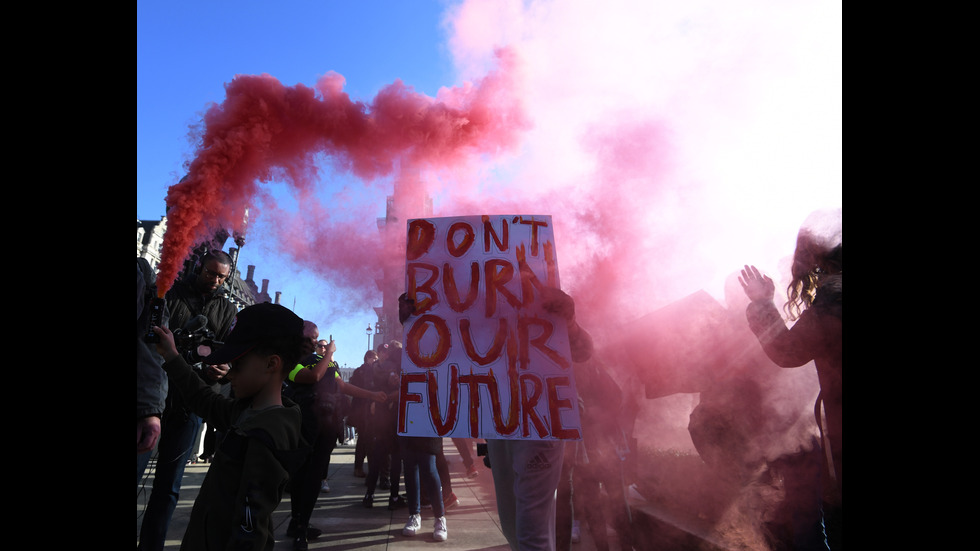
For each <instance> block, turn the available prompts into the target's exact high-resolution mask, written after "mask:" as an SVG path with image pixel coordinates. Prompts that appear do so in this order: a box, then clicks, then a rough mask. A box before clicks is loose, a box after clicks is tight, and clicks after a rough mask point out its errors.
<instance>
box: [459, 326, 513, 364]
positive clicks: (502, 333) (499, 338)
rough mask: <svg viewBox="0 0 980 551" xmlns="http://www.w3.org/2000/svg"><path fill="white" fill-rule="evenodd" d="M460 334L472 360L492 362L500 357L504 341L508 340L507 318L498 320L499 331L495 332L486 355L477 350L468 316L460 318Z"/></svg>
mask: <svg viewBox="0 0 980 551" xmlns="http://www.w3.org/2000/svg"><path fill="white" fill-rule="evenodd" d="M459 336H460V337H461V338H462V340H463V350H465V351H466V355H467V356H468V357H469V358H470V359H471V360H473V361H474V362H476V363H477V364H479V365H487V364H491V363H493V362H495V361H497V358H499V357H500V353H501V352H502V351H503V349H504V343H505V342H507V318H499V319H498V320H497V332H496V333H494V335H493V342H492V343H491V344H490V348H489V349H488V350H487V353H486V355H484V356H481V355H480V353H479V352H477V350H476V346H475V345H474V344H473V335H472V333H471V332H470V320H469V319H468V318H463V319H461V320H459Z"/></svg>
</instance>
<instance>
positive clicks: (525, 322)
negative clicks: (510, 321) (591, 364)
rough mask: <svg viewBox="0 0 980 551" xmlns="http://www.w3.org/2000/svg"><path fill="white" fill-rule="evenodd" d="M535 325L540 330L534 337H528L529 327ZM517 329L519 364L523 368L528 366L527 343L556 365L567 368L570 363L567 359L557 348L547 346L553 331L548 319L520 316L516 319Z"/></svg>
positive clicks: (528, 351)
mask: <svg viewBox="0 0 980 551" xmlns="http://www.w3.org/2000/svg"><path fill="white" fill-rule="evenodd" d="M531 326H537V327H540V328H541V332H540V333H538V335H537V336H536V337H533V338H531V337H530V333H531V330H530V327H531ZM517 330H518V331H519V332H520V344H521V349H520V361H521V366H523V368H524V369H528V368H529V367H530V361H531V360H530V348H529V345H533V346H534V347H535V348H537V349H538V350H540V351H541V352H542V353H543V354H544V355H545V356H547V357H548V359H549V360H551V361H552V362H554V363H555V364H556V365H558V366H559V367H561V368H562V369H568V368H570V367H571V364H569V363H568V360H567V359H566V358H565V357H564V356H562V355H561V354H559V353H558V351H557V350H555V349H553V348H551V347H550V346H548V339H549V338H551V335H552V333H554V332H555V328H554V326H553V325H552V324H551V322H550V321H548V320H546V319H541V318H535V317H521V318H520V319H519V320H518V321H517Z"/></svg>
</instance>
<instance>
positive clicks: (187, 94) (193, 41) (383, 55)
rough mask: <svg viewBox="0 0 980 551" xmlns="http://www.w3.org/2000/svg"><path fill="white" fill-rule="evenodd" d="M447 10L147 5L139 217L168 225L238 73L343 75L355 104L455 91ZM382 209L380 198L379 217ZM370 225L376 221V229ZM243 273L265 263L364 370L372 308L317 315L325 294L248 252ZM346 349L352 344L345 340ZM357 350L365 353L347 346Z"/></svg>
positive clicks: (139, 81) (328, 0)
mask: <svg viewBox="0 0 980 551" xmlns="http://www.w3.org/2000/svg"><path fill="white" fill-rule="evenodd" d="M443 14H444V3H443V2H429V1H419V2H396V1H383V2H375V1H366V2H348V1H335V0H324V1H311V0H308V1H294V0H288V1H282V2H264V1H262V2H259V1H252V0H244V1H242V0H236V1H234V2H230V1H224V0H222V1H210V0H209V1H205V2H200V1H183V0H178V1H168V2H162V1H143V0H141V1H139V2H138V3H137V18H136V24H137V27H136V216H137V218H138V219H159V217H160V216H162V215H163V214H164V210H165V204H164V198H165V196H166V193H167V188H168V186H170V185H171V184H173V183H175V182H176V181H177V180H179V178H180V177H181V176H182V175H183V172H182V166H183V164H184V163H185V162H186V161H187V160H188V159H189V156H190V155H191V154H192V152H193V147H192V144H190V143H189V141H188V131H189V127H190V126H191V125H193V124H196V123H198V122H199V121H200V116H201V114H202V113H203V112H204V110H205V109H206V107H207V106H208V104H210V103H212V102H213V103H220V102H221V101H222V99H223V98H224V88H223V86H224V84H225V83H227V82H228V81H230V80H231V79H232V78H233V77H234V76H235V75H236V74H261V73H268V74H270V75H272V76H274V77H276V78H277V79H279V80H280V81H281V82H282V83H283V84H285V85H287V86H291V85H295V84H305V85H308V86H312V85H313V84H315V82H316V80H317V79H318V78H319V77H320V76H322V75H323V74H325V73H327V72H328V71H334V72H337V73H340V74H342V75H343V76H344V77H345V78H346V79H347V87H346V91H347V92H348V93H349V94H350V95H351V97H352V99H355V100H365V101H367V100H370V99H371V98H372V97H373V96H374V95H375V93H377V91H378V90H379V89H380V88H382V87H383V86H385V85H387V84H390V83H391V82H393V81H395V80H396V79H401V80H403V81H404V82H405V83H406V84H409V85H411V86H413V87H414V88H415V89H416V90H418V91H419V92H421V93H423V94H426V95H434V94H435V93H436V91H437V90H438V89H439V87H440V86H444V85H452V84H454V82H453V81H452V79H453V68H452V63H451V59H450V58H449V56H448V54H447V52H446V49H445V40H444V29H443ZM383 214H384V204H383V202H381V201H379V204H378V212H377V215H378V216H383ZM367 222H368V224H369V227H373V220H369V221H367ZM253 240H261V236H252V235H250V236H249V238H248V242H247V243H246V245H245V246H244V247H243V248H242V256H241V270H242V271H243V272H244V271H245V265H247V264H256V266H257V267H256V272H257V273H256V278H257V279H259V280H261V279H263V278H268V279H270V280H271V282H270V291H272V292H274V291H277V290H278V291H283V297H282V302H283V304H285V305H286V306H288V307H291V308H295V309H296V311H297V313H298V314H300V315H301V316H303V317H310V318H314V321H316V322H317V323H318V324H319V325H320V328H321V335H322V336H324V337H326V336H327V335H330V334H332V335H333V336H334V338H335V339H337V341H338V345H339V350H338V353H337V357H338V360H339V361H340V362H341V364H344V363H347V364H349V365H351V366H356V365H359V363H360V356H361V354H363V347H364V346H366V335H365V328H366V326H367V324H368V323H369V322H372V321H373V319H374V314H373V312H371V311H370V310H365V311H364V312H363V314H362V315H354V316H352V317H351V319H344V320H323V319H315V318H316V317H317V316H318V313H317V312H318V311H317V310H315V309H312V308H311V306H310V295H311V294H312V293H311V291H312V290H313V289H318V292H321V293H322V292H324V290H323V286H322V285H321V284H318V282H316V281H315V279H311V278H310V277H302V278H299V277H296V276H295V272H292V271H290V270H288V269H285V270H284V269H281V267H279V266H278V265H277V264H276V263H275V261H274V260H270V259H266V258H264V257H262V256H261V251H260V250H259V249H258V248H257V247H255V246H252V247H250V246H249V244H250V243H251V242H253ZM345 341H346V342H345ZM346 343H356V346H353V345H349V346H345V344H346Z"/></svg>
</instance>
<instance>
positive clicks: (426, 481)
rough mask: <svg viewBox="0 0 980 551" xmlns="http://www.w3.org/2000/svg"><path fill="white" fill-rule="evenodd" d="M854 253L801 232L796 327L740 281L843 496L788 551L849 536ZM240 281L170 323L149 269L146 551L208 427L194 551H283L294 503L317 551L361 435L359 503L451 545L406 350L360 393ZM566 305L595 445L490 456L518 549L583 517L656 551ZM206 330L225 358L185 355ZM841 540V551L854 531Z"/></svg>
mask: <svg viewBox="0 0 980 551" xmlns="http://www.w3.org/2000/svg"><path fill="white" fill-rule="evenodd" d="M842 250H843V249H842V242H841V234H840V231H839V230H838V232H837V233H836V235H835V236H834V237H833V238H831V239H830V240H827V239H826V238H824V237H820V236H817V235H815V234H814V233H812V232H811V231H810V230H809V229H807V228H803V229H801V230H800V233H799V236H798V241H797V248H796V251H795V253H794V257H793V266H792V280H791V283H790V284H789V286H788V289H787V295H788V301H787V303H786V307H785V309H786V312H787V316H786V317H787V318H788V319H789V320H790V321H791V322H792V323H791V324H790V325H787V323H786V321H784V318H783V316H782V315H781V314H780V312H779V310H778V308H777V306H776V304H775V301H776V298H775V284H774V282H773V280H772V279H771V278H770V277H769V276H767V275H764V274H763V273H761V272H760V271H759V270H758V269H756V268H755V267H754V266H749V265H746V266H745V268H744V269H743V270H742V271H741V274H740V278H739V281H740V283H741V286H742V288H743V290H744V293H745V296H746V297H747V298H748V299H749V301H750V303H749V305H748V307H747V308H746V312H745V317H746V320H747V322H748V326H749V328H750V329H751V331H752V332H753V333H754V334H755V335H756V336H757V338H758V341H759V344H760V345H761V348H762V350H764V352H765V354H766V355H768V356H769V358H770V359H771V360H772V361H773V362H775V363H776V364H778V365H779V366H782V367H798V366H802V365H807V364H809V363H810V362H814V364H815V365H816V370H817V374H818V378H819V384H820V395H819V397H818V406H820V411H821V412H822V415H819V416H818V417H819V421H818V425H819V428H820V430H821V435H822V441H823V442H826V443H827V444H826V452H827V453H826V454H825V456H826V457H829V460H828V461H827V462H826V464H825V465H824V469H822V471H821V472H820V473H818V478H820V479H821V480H824V479H826V480H830V481H832V483H831V485H832V486H833V487H834V490H835V491H834V499H833V501H832V503H828V502H822V503H816V504H815V505H814V508H813V511H814V512H816V516H815V517H814V518H815V520H814V522H813V523H811V525H810V526H808V527H803V528H801V529H800V530H801V532H805V533H801V534H795V535H794V536H793V537H791V538H790V541H791V543H788V544H787V545H786V547H785V548H790V549H810V548H813V549H830V548H831V544H830V543H828V537H827V535H826V533H825V531H824V530H825V525H826V524H825V521H824V515H825V514H826V515H828V516H831V517H833V520H834V522H835V523H836V525H835V526H836V527H837V528H836V529H837V530H838V531H839V527H840V523H841V514H842V495H843V492H842V474H843V470H842V469H843V449H842V442H843V398H842V389H843V382H842V381H843V377H842V372H843V352H842V331H843V330H842V319H843V309H842V303H843V300H842V273H843V268H842V266H843V254H842ZM228 275H229V259H228V257H227V255H225V254H224V253H220V252H214V253H210V254H208V255H207V256H205V257H204V258H203V259H202V261H201V263H200V265H199V268H198V269H197V271H196V272H195V273H194V274H191V275H189V276H188V277H187V278H186V279H185V280H182V281H180V282H178V284H177V285H175V287H174V289H173V290H171V292H170V293H168V295H167V301H166V303H165V307H164V308H163V310H162V312H154V309H153V305H154V304H155V303H154V301H153V296H152V293H151V292H150V291H151V290H152V289H153V286H154V281H153V274H152V271H151V270H148V266H147V265H146V264H145V262H141V261H140V260H139V259H138V261H137V485H138V488H140V487H141V485H142V484H144V482H143V481H144V480H145V475H146V470H147V466H148V463H149V459H150V456H151V453H155V454H156V456H155V457H156V463H155V473H154V475H155V476H154V482H153V486H152V491H151V494H150V498H149V500H148V504H147V507H146V510H145V512H144V518H143V522H142V531H141V533H140V534H139V549H146V550H151V549H152V550H159V549H162V548H163V540H164V537H165V536H166V535H167V529H168V526H169V524H170V519H171V516H172V514H173V510H174V507H175V506H176V502H177V499H178V498H179V492H180V485H181V478H182V474H183V470H184V466H185V465H186V464H187V463H188V462H189V461H191V460H192V453H191V449H192V448H193V447H194V442H195V439H196V438H200V437H201V436H202V433H201V425H202V420H203V422H206V423H207V426H208V427H209V428H210V429H212V430H213V431H214V435H213V438H214V440H213V442H216V443H215V444H212V445H211V448H212V450H211V451H210V454H211V455H212V456H213V457H214V463H213V464H212V465H211V467H210V469H209V472H208V475H207V478H206V479H205V483H204V485H202V488H201V492H200V494H199V496H198V499H197V502H196V503H195V507H194V510H193V512H192V517H191V522H190V524H189V525H188V528H187V532H186V533H185V535H184V537H183V538H182V545H181V548H182V549H213V548H218V547H222V548H223V547H229V546H231V547H235V548H243V549H245V548H247V549H270V548H271V547H272V544H273V542H274V541H275V537H274V534H273V533H272V530H273V528H272V523H271V512H272V511H273V510H274V509H275V508H276V506H278V504H279V503H280V501H281V499H282V494H283V492H285V491H288V492H290V493H291V505H292V506H291V509H292V511H291V520H290V523H289V525H288V528H287V530H286V536H287V537H288V539H289V540H290V541H291V543H292V546H293V548H294V549H297V550H300V551H302V550H304V549H306V548H307V546H308V542H310V541H312V540H315V539H316V538H317V537H318V536H320V534H321V533H322V532H321V530H320V529H318V528H316V527H314V526H312V525H311V524H310V517H311V513H312V510H313V508H314V506H315V504H316V500H317V498H318V497H319V495H320V494H321V493H323V492H329V486H328V484H327V483H326V478H327V476H328V469H329V465H330V456H331V453H332V451H333V450H334V448H335V447H336V445H337V444H338V443H345V442H348V441H350V440H351V437H352V436H353V435H356V444H355V446H356V447H355V450H354V464H353V472H354V476H355V477H358V478H364V483H365V493H364V496H363V498H361V504H362V505H363V506H364V507H366V508H373V507H381V506H383V507H387V508H388V509H390V510H397V509H403V508H404V509H407V510H408V513H409V520H408V522H407V524H406V525H405V527H404V529H403V531H402V533H403V534H404V535H406V536H415V535H416V534H418V533H419V532H420V531H422V530H423V528H422V526H423V523H422V514H423V509H428V510H431V515H432V532H431V533H432V538H433V540H435V541H446V540H447V539H448V538H449V526H448V523H447V521H446V513H447V511H449V510H450V509H452V508H453V507H455V506H456V505H458V503H459V500H458V498H457V497H456V494H455V493H454V492H453V489H452V476H451V475H450V473H449V467H448V462H447V460H446V456H445V452H444V449H443V445H444V439H442V438H421V437H406V436H401V435H399V434H398V431H397V430H396V426H397V417H398V394H399V384H400V383H399V382H400V377H401V373H402V366H401V361H402V351H401V344H400V343H399V342H397V341H390V342H386V343H381V344H380V345H379V346H378V347H377V349H376V350H369V351H368V352H367V353H365V355H364V361H363V364H362V365H361V366H360V367H358V368H357V369H356V370H355V372H354V373H353V375H352V376H351V378H350V380H349V381H348V382H344V381H343V379H341V378H340V375H339V372H338V369H337V365H336V362H334V361H333V358H332V355H333V353H334V351H335V349H336V345H335V343H334V342H333V339H332V337H331V339H330V340H319V332H318V330H317V328H316V325H315V324H313V323H311V322H308V321H307V322H303V321H302V320H300V319H299V318H297V317H296V316H295V314H292V313H291V312H289V311H288V310H287V309H285V308H283V307H281V306H278V305H270V304H261V305H255V306H250V307H248V308H246V309H244V310H242V311H241V312H238V313H237V315H236V314H235V312H234V310H233V307H232V306H231V304H230V302H228V301H227V299H224V298H223V297H222V296H221V294H220V292H219V288H220V287H221V284H222V283H223V281H224V279H225V278H227V277H228ZM553 291H554V293H552V294H548V293H545V294H544V295H545V296H544V299H543V300H544V301H545V302H546V305H545V307H546V308H547V309H548V310H549V311H551V312H553V313H554V314H555V315H556V316H558V317H560V318H564V319H565V321H566V322H567V324H568V335H569V341H570V344H571V354H572V360H573V364H574V370H575V378H576V381H577V383H578V384H577V387H578V389H579V397H578V398H579V400H578V402H579V408H580V412H581V414H582V415H581V416H582V431H583V439H582V440H581V441H576V442H567V443H566V442H560V441H547V440H545V441H529V440H489V441H487V442H485V444H486V445H487V453H486V463H487V466H488V467H490V473H491V475H492V477H493V484H494V492H495V497H496V501H497V508H498V513H499V518H500V523H501V530H502V532H503V534H504V536H505V537H506V539H507V541H508V543H509V544H510V547H511V548H512V549H514V550H521V551H529V550H543V551H550V550H556V549H557V550H560V551H567V550H568V549H570V544H571V543H572V542H573V541H575V540H576V539H577V537H578V536H577V533H578V530H579V524H580V523H579V522H577V520H573V519H577V518H578V517H581V518H583V519H584V520H586V521H587V522H588V524H589V529H590V533H591V534H592V535H593V540H594V542H595V544H596V547H597V548H598V549H600V550H603V551H604V550H607V549H609V548H610V545H609V542H608V541H607V538H606V527H607V525H611V526H613V527H614V528H615V529H616V532H617V535H618V538H617V539H618V541H619V545H620V548H621V549H624V550H629V549H643V548H644V544H643V542H642V541H637V540H636V539H635V538H634V537H633V531H632V528H631V524H632V518H631V517H632V513H631V511H630V507H629V504H628V501H627V497H626V491H625V489H626V487H625V484H624V472H623V465H624V464H625V456H626V455H627V454H629V453H630V451H631V450H630V449H629V438H628V437H627V435H625V434H623V433H622V431H620V430H612V429H611V427H617V426H618V425H617V423H616V421H615V419H614V418H610V416H612V417H615V415H617V411H616V408H615V407H612V406H613V405H618V404H619V400H620V398H618V397H620V396H622V389H620V388H619V386H618V384H617V383H616V381H615V380H614V379H613V378H612V377H610V376H609V372H608V370H607V369H606V368H605V367H604V365H603V362H602V359H601V358H597V357H594V349H593V346H594V345H593V343H592V338H591V336H590V335H589V333H588V332H587V331H586V330H585V328H582V327H580V326H579V325H578V322H577V319H576V317H575V303H574V300H573V299H572V297H570V296H568V295H567V294H565V293H563V292H561V291H558V290H553ZM413 314H414V303H413V302H412V301H411V300H410V299H409V298H408V297H407V296H406V295H402V297H400V318H401V322H402V323H406V320H408V319H409V318H410V317H411V316H412V315H413ZM153 315H155V316H156V317H153ZM233 319H234V322H233ZM197 320H200V321H197ZM195 323H200V324H203V325H204V326H205V327H207V328H208V329H209V334H210V335H211V336H213V337H217V338H216V339H215V340H216V341H220V342H223V343H224V344H223V345H222V346H221V347H219V348H218V349H217V350H216V351H211V354H210V355H207V354H199V355H195V353H196V352H195V351H194V350H191V349H187V348H183V346H184V343H185V341H186V339H184V340H182V338H181V337H182V336H185V335H183V334H182V332H183V331H189V329H188V327H193V326H195ZM149 334H153V335H154V339H148V338H147V336H148V335H149ZM154 340H155V341H156V344H155V345H153V344H150V343H151V342H152V341H154ZM195 362H196V363H197V364H198V365H199V367H200V368H199V369H197V370H195V369H194V368H193V367H192V365H193V364H194V363H195ZM164 372H165V373H166V376H162V375H161V374H162V373H164ZM204 434H205V435H206V433H204ZM452 443H453V445H455V446H456V449H457V450H458V451H459V453H460V457H461V458H462V460H463V462H464V468H465V474H464V476H466V477H469V478H475V477H478V476H479V475H480V470H479V469H477V468H476V461H477V458H476V457H475V454H474V453H473V451H474V445H475V444H476V442H475V441H473V440H469V439H452ZM481 444H482V442H481ZM818 445H822V444H818ZM365 463H366V468H365ZM243 477H244V478H243ZM248 477H252V478H248ZM244 480H247V481H249V482H248V484H245V483H243V482H242V481H244ZM403 481H404V487H405V493H404V494H403V493H402V492H401V485H402V483H403ZM811 486H812V484H811ZM602 492H604V493H605V494H606V498H605V499H603V498H601V497H600V494H601V493H602ZM602 503H608V506H602V505H601V504H602ZM824 509H826V511H825V510H824ZM606 515H609V517H608V521H607V516H606ZM833 541H834V543H837V545H838V546H839V541H840V537H839V533H838V534H837V535H836V539H834V540H833ZM804 542H806V543H804Z"/></svg>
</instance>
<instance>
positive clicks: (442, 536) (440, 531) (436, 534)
mask: <svg viewBox="0 0 980 551" xmlns="http://www.w3.org/2000/svg"><path fill="white" fill-rule="evenodd" d="M432 537H433V539H435V540H436V541H446V538H448V537H449V530H447V529H446V517H439V518H437V519H436V529H435V530H434V531H433V532H432Z"/></svg>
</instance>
